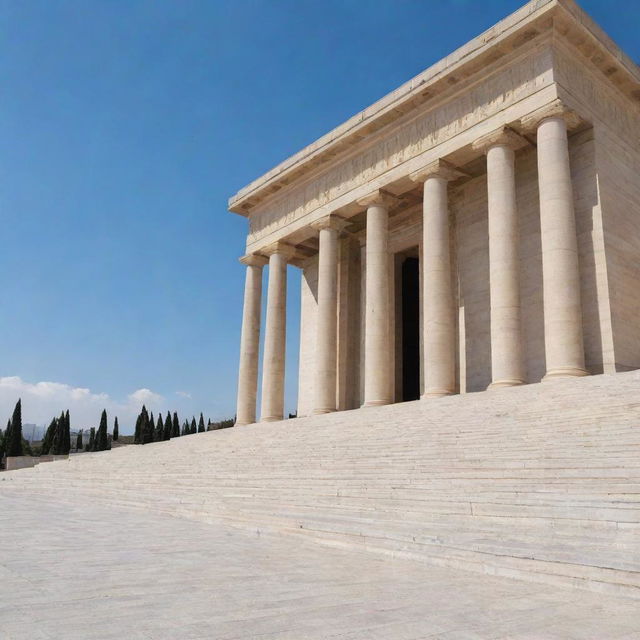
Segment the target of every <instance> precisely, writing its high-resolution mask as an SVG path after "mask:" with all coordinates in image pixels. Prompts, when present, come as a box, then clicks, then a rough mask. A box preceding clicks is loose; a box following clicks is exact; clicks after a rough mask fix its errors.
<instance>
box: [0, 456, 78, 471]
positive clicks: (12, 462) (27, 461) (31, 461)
mask: <svg viewBox="0 0 640 640" xmlns="http://www.w3.org/2000/svg"><path fill="white" fill-rule="evenodd" d="M68 457H69V456H68V455H64V456H40V457H36V456H7V457H6V458H5V470H6V471H15V470H16V469H28V468H29V467H35V466H36V465H37V464H40V463H41V462H55V461H56V460H66V459H67V458H68Z"/></svg>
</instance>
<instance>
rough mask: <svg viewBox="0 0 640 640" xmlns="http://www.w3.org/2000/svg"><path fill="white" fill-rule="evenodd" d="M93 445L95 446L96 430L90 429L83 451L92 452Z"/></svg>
mask: <svg viewBox="0 0 640 640" xmlns="http://www.w3.org/2000/svg"><path fill="white" fill-rule="evenodd" d="M95 444H96V428H95V427H91V430H90V431H89V442H87V444H86V446H85V448H84V450H85V451H93V450H94V446H95Z"/></svg>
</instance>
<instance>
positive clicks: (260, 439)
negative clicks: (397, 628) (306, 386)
mask: <svg viewBox="0 0 640 640" xmlns="http://www.w3.org/2000/svg"><path fill="white" fill-rule="evenodd" d="M638 388H640V372H629V373H618V374H613V375H601V376H588V377H584V378H571V379H564V380H562V379H560V380H556V381H555V382H554V383H553V384H547V383H544V384H531V385H522V386H519V387H511V388H503V389H496V390H492V391H491V392H487V393H474V394H466V395H462V396H461V395H453V396H449V397H446V398H441V399H439V400H437V401H435V400H434V401H429V402H427V401H415V402H408V403H403V404H400V405H387V406H383V407H371V408H368V409H366V410H360V409H358V410H355V411H344V412H335V413H331V414H326V415H321V416H310V417H307V418H300V419H297V420H287V421H283V422H274V423H268V424H260V425H256V426H253V427H243V428H236V429H227V430H223V431H215V432H208V433H205V434H197V435H193V436H185V437H181V438H177V439H175V440H171V441H170V442H169V443H155V444H151V445H145V446H144V447H133V446H132V447H121V448H118V449H114V450H112V451H110V452H104V453H95V454H81V455H78V456H72V457H71V458H70V459H69V461H67V462H64V461H62V462H56V463H55V464H48V465H38V466H37V467H35V468H34V469H26V470H20V471H14V472H6V473H2V474H0V503H1V502H2V501H3V500H4V499H5V497H6V496H9V495H13V493H14V492H18V494H20V493H23V494H24V495H30V496H36V495H41V496H43V497H53V498H55V499H56V500H64V501H67V502H69V503H77V504H94V505H96V506H99V505H115V506H117V507H119V508H124V507H126V508H130V509H134V510H137V511H142V512H153V513H162V514H169V515H172V516H174V517H177V518H187V519H190V520H194V521H202V522H209V523H213V524H220V523H223V522H224V523H226V524H228V525H232V526H234V527H238V528H240V529H247V530H249V531H251V532H254V533H255V532H258V531H259V532H260V533H261V534H273V535H277V536H284V537H287V538H288V537H290V536H293V537H294V538H302V539H304V540H308V541H310V542H312V541H313V542H315V543H318V544H322V545H327V546H332V547H344V548H347V549H353V550H356V549H358V550H367V551H371V552H375V553H376V554H380V555H383V556H390V557H394V558H399V557H400V558H409V559H411V560H413V561H415V562H425V563H427V564H430V565H435V566H440V567H449V568H453V569H465V570H466V571H470V572H474V573H477V574H487V575H500V576H504V577H517V578H519V579H526V580H529V581H532V582H536V583H544V584H545V585H551V586H554V585H555V586H569V587H572V588H579V589H583V590H587V591H597V592H599V593H603V594H610V595H616V596H625V597H634V598H635V599H636V601H638V600H640V554H639V553H638V549H640V456H638V450H639V449H640V440H639V437H640V436H639V432H638V422H639V420H640V412H639V408H638V399H637V394H638ZM43 524H46V522H45V521H43ZM292 544H293V540H292ZM3 548H6V547H2V546H0V549H3Z"/></svg>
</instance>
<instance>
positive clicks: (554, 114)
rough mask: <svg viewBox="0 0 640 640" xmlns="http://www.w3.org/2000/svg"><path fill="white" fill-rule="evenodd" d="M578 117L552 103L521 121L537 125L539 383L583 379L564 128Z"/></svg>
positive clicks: (577, 270)
mask: <svg viewBox="0 0 640 640" xmlns="http://www.w3.org/2000/svg"><path fill="white" fill-rule="evenodd" d="M578 122H579V119H578V118H577V116H576V115H575V114H573V113H572V112H570V111H568V110H566V109H565V107H564V106H563V105H562V103H561V102H560V101H559V100H557V101H555V102H553V103H551V104H550V105H548V106H546V107H543V108H542V109H540V110H539V111H538V112H536V113H534V114H532V115H530V116H528V117H527V118H525V119H523V122H522V124H523V126H524V127H525V128H532V127H534V126H535V127H537V142H538V188H539V192H540V232H541V239H542V279H543V302H544V340H545V356H546V363H547V374H546V375H545V377H544V379H545V380H548V379H552V378H563V377H572V376H585V375H588V373H587V371H586V370H585V364H584V344H583V337H582V305H581V301H580V267H579V264H578V239H577V236H576V222H575V213H574V208H573V188H572V184H571V170H570V167H569V146H568V140H567V124H570V125H571V126H575V125H577V124H578Z"/></svg>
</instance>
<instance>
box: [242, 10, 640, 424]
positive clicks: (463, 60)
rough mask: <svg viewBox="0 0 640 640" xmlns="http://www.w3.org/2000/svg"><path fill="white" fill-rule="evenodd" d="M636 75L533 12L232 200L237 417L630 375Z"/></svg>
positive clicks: (574, 26) (556, 18)
mask: <svg viewBox="0 0 640 640" xmlns="http://www.w3.org/2000/svg"><path fill="white" fill-rule="evenodd" d="M638 175H640V69H639V68H638V67H637V66H636V65H635V64H634V63H632V62H631V61H630V60H629V59H628V58H627V57H626V56H625V55H624V54H623V53H622V52H621V51H620V50H619V49H618V48H617V47H616V46H615V44H613V42H611V40H610V39H609V38H608V37H607V36H606V35H605V34H604V33H603V32H602V31H601V30H600V29H599V27H598V26H597V25H595V24H594V23H593V22H592V21H591V20H590V19H589V18H588V17H587V16H586V15H585V14H584V13H583V12H582V10H581V9H580V8H579V7H577V5H576V4H575V3H574V2H573V1H572V0H535V1H532V2H529V3H528V4H527V5H525V6H524V7H522V8H521V9H520V10H519V11H517V12H516V13H514V14H513V15H511V16H509V17H508V18H506V19H505V20H503V21H502V22H500V23H499V24H497V25H495V26H494V27H493V28H492V29H490V30H489V31H487V32H485V33H484V34H482V35H481V36H479V37H478V38H476V39H474V40H472V41H471V42H470V43H468V44H467V45H465V46H464V47H462V48H461V49H459V50H458V51H456V52H454V53H453V54H451V55H450V56H448V57H447V58H445V59H443V60H442V61H441V62H439V63H437V64H436V65H434V66H433V67H431V68H430V69H427V70H426V71H425V72H423V73H422V74H420V75H419V76H417V77H416V78H414V79H412V80H411V81H409V82H408V83H406V84H405V85H403V86H402V87H400V88H399V89H397V90H396V91H394V92H392V93H391V94H389V95H388V96H386V97H385V98H383V99H382V100H380V101H379V102H377V103H375V104H374V105H372V106H371V107H369V108H368V109H365V110H364V111H363V112H362V113H360V114H358V115H356V116H354V117H353V118H352V119H350V120H349V121H348V122H346V123H345V124H344V125H342V126H340V127H338V128H337V129H335V130H334V131H332V132H330V133H329V134H327V135H326V136H324V137H323V138H321V139H320V140H318V141H317V142H315V143H314V144H312V145H310V146H309V147H307V148H306V149H304V150H302V151H301V152H300V153H298V154H296V155H295V156H293V157H292V158H290V159H289V160H287V161H285V162H284V163H282V164H281V165H279V166H278V167H276V168H275V169H273V170H272V171H270V172H269V173H268V174H266V175H265V176H263V177H262V178H260V179H258V180H256V181H255V182H253V183H252V184H250V185H249V186H247V187H246V188H244V189H242V190H241V191H240V192H239V193H238V194H237V195H236V196H234V197H233V198H231V200H230V210H231V211H233V212H235V213H238V214H241V215H244V216H246V217H247V218H248V220H249V234H248V237H247V251H246V256H245V257H244V258H243V262H244V263H245V264H246V265H247V269H248V273H247V290H246V292H245V313H244V316H243V333H242V349H241V363H240V383H239V393H238V423H239V424H248V423H251V422H254V421H255V420H256V406H255V405H256V400H255V398H256V395H257V385H258V378H257V372H258V348H257V345H258V344H259V333H260V326H259V324H260V309H261V304H262V302H261V273H262V265H264V264H266V263H267V260H268V262H269V286H268V294H267V303H266V304H267V320H266V325H267V326H266V327H265V328H264V332H265V354H264V363H263V371H264V373H263V380H262V410H261V416H262V419H263V420H278V419H281V418H282V417H283V379H284V336H285V331H286V327H285V324H286V322H285V314H284V308H285V305H286V264H287V263H289V264H292V265H295V266H296V267H298V268H300V269H302V272H303V278H302V296H301V298H302V304H301V314H302V316H301V344H300V371H299V398H298V413H299V415H308V414H311V413H326V412H330V411H335V410H344V409H353V408H357V407H360V406H373V405H380V404H389V403H392V402H399V401H402V400H407V399H416V398H417V397H422V398H425V399H431V398H437V397H440V396H443V395H448V394H452V393H467V392H473V391H484V390H485V389H487V388H494V387H500V386H512V385H519V384H525V383H531V382H537V381H540V380H551V379H554V378H556V377H567V376H583V375H588V374H598V373H613V372H616V371H621V370H629V369H635V368H640V308H639V307H640V287H639V285H638V283H639V282H640V260H638V256H640V228H639V225H638V216H640V180H638Z"/></svg>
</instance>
